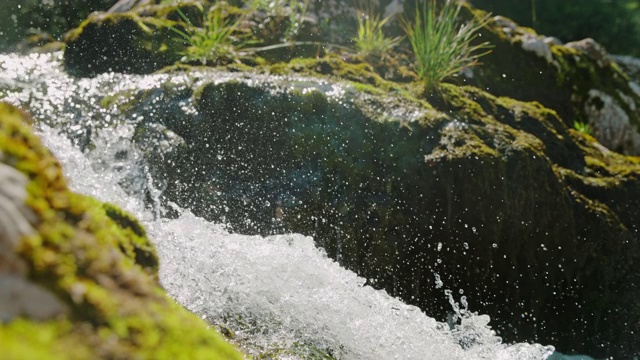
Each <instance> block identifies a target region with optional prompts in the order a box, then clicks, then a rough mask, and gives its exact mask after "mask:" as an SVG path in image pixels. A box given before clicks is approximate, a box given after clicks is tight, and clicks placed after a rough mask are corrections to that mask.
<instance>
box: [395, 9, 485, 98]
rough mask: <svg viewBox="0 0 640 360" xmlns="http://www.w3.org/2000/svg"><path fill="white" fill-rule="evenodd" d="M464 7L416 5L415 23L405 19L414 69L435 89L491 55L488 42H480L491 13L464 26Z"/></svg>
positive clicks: (428, 85) (404, 24)
mask: <svg viewBox="0 0 640 360" xmlns="http://www.w3.org/2000/svg"><path fill="white" fill-rule="evenodd" d="M460 8H461V5H460V4H458V3H457V2H456V1H455V0H445V2H444V3H443V4H442V5H438V3H437V2H436V0H425V1H423V2H422V8H420V5H418V4H416V13H415V17H414V19H413V21H411V20H409V19H407V18H404V19H403V22H402V24H403V27H404V30H405V32H406V34H407V37H408V38H409V41H410V43H411V47H412V49H413V53H414V55H415V61H414V68H415V71H416V73H417V75H418V77H419V78H420V80H421V81H422V82H423V83H424V84H425V86H426V89H427V90H432V89H434V88H435V87H437V86H438V84H440V83H441V82H442V81H443V80H444V79H446V78H447V77H450V76H453V75H455V74H457V73H459V72H460V71H461V70H463V69H465V68H467V67H470V66H474V65H477V64H478V59H479V58H480V57H482V56H484V55H486V54H488V53H489V52H490V50H489V49H490V48H491V45H490V44H489V43H488V42H481V43H478V42H477V41H476V38H477V37H478V30H480V29H481V28H482V27H483V26H485V25H486V24H487V22H488V21H489V16H490V15H489V14H487V15H485V16H484V17H482V18H480V19H473V20H471V21H469V22H467V23H466V24H462V25H461V24H460V22H459V21H458V15H459V13H460Z"/></svg>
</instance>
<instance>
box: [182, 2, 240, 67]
mask: <svg viewBox="0 0 640 360" xmlns="http://www.w3.org/2000/svg"><path fill="white" fill-rule="evenodd" d="M227 8H228V6H226V4H225V3H217V4H216V5H214V6H213V7H212V8H211V9H209V11H208V12H207V13H206V14H205V15H204V21H203V26H202V27H197V26H194V25H193V23H192V22H191V21H190V20H189V18H188V17H187V16H186V15H185V14H184V13H183V12H182V11H180V10H179V9H178V14H179V15H180V17H181V18H182V20H183V21H184V22H185V23H186V24H187V28H186V30H185V31H183V30H180V29H178V28H177V27H172V28H171V29H172V30H173V31H174V32H175V33H177V34H178V35H180V36H182V37H183V38H184V39H185V40H186V41H187V43H188V44H189V47H187V49H186V50H185V51H184V58H183V61H185V62H192V61H197V62H201V63H202V64H203V65H206V64H207V62H208V61H212V62H213V63H218V62H220V61H222V60H229V59H235V58H236V57H237V56H236V48H237V47H238V45H236V41H237V40H238V39H237V38H236V37H235V36H234V33H235V32H236V30H237V29H238V26H239V25H240V23H241V22H242V17H237V18H236V19H232V17H231V16H229V15H230V14H229V13H228V9H227Z"/></svg>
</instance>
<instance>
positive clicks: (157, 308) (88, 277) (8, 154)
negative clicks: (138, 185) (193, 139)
mask: <svg viewBox="0 0 640 360" xmlns="http://www.w3.org/2000/svg"><path fill="white" fill-rule="evenodd" d="M25 121H27V122H28V121H29V120H28V117H26V115H25V114H23V113H21V112H20V111H19V110H17V109H16V108H14V107H12V106H10V105H7V104H3V103H0V153H1V154H2V155H3V158H2V160H3V162H5V163H7V164H9V165H11V166H13V167H15V168H16V169H18V170H20V171H21V172H22V173H24V174H25V175H26V176H27V177H28V178H29V180H30V182H29V184H28V185H27V193H28V199H27V205H28V206H29V207H31V209H32V210H33V211H34V212H35V213H36V215H37V216H38V218H39V220H38V223H37V226H36V229H37V234H36V235H33V236H29V237H27V238H24V239H22V241H21V242H20V243H19V244H18V246H17V248H16V251H17V253H18V254H19V255H20V256H22V258H23V259H24V261H25V262H26V263H27V266H28V268H29V279H30V281H32V282H33V283H35V284H37V285H39V286H41V287H43V288H45V289H47V290H49V291H50V292H52V293H53V294H55V295H56V296H57V297H58V299H60V300H61V301H62V302H63V303H65V304H66V305H67V307H68V308H69V309H70V312H69V314H68V317H61V318H59V319H55V320H54V321H50V322H46V323H36V322H31V321H28V320H16V321H13V322H10V323H8V324H3V325H0V344H2V343H3V342H11V343H13V345H11V346H7V349H9V350H8V351H10V353H9V354H12V355H13V354H15V355H16V356H15V358H20V359H29V358H38V355H39V354H45V356H42V357H39V358H56V357H59V358H73V357H74V356H76V355H77V356H78V358H148V359H174V358H211V359H240V358H241V356H240V355H239V354H238V353H237V352H236V351H235V350H234V349H233V347H232V346H230V345H229V344H226V343H225V342H224V341H222V340H221V339H220V338H219V336H218V335H217V334H216V333H215V332H214V331H213V330H210V329H208V327H207V325H206V324H204V323H203V322H202V321H201V320H200V319H198V318H197V317H195V316H194V315H192V314H190V313H188V312H187V311H186V310H183V309H181V308H180V307H178V306H177V305H176V304H174V303H173V301H171V300H169V299H168V298H167V297H166V295H165V294H164V292H163V291H162V289H161V288H160V287H159V285H158V283H157V267H158V262H157V257H156V255H155V250H154V249H153V247H152V245H151V243H150V242H149V239H148V238H147V237H146V233H145V231H144V228H143V227H142V226H141V225H140V224H139V223H138V222H137V221H136V220H135V219H134V218H133V217H132V216H131V215H129V214H127V213H125V212H123V211H122V210H120V209H118V208H117V207H115V206H113V205H108V204H101V203H99V202H98V201H96V200H94V199H91V198H88V197H86V196H81V195H77V194H74V193H71V192H70V191H69V190H68V189H67V186H66V182H65V180H64V178H63V176H62V171H61V169H60V165H59V163H58V162H57V161H56V159H55V158H54V157H53V156H52V155H51V154H50V153H49V152H48V151H47V150H46V149H45V148H44V147H43V146H42V145H41V144H40V142H39V140H38V139H37V137H36V136H35V135H33V134H32V133H31V132H30V130H29V129H28V128H27V127H26V126H25V125H24V122H25ZM25 329H26V330H28V332H25V334H26V335H24V336H25V337H24V338H23V340H21V341H14V340H15V339H17V338H18V337H20V336H22V334H20V333H17V331H23V330H25ZM19 334H20V335H19ZM74 343H77V344H74ZM27 344H28V345H27ZM66 344H74V346H65V345H66ZM2 348H3V356H4V355H5V354H6V352H5V347H4V346H2ZM76 351H77V352H76ZM87 354H89V355H87Z"/></svg>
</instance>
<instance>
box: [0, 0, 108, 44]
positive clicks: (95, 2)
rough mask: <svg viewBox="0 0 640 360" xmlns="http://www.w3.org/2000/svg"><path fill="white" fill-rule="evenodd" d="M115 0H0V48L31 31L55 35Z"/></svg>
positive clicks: (103, 8) (31, 33) (105, 8)
mask: <svg viewBox="0 0 640 360" xmlns="http://www.w3.org/2000/svg"><path fill="white" fill-rule="evenodd" d="M116 2H117V0H0V19H1V20H0V50H4V49H6V48H7V47H8V46H9V45H12V44H15V43H18V42H20V41H22V40H25V39H26V38H27V37H29V36H30V35H34V34H44V33H46V34H49V35H52V36H53V37H54V38H56V39H60V38H61V37H62V35H63V34H64V33H65V32H66V31H68V30H69V29H72V28H74V27H76V26H77V25H79V24H80V23H81V22H82V20H84V19H86V18H87V16H88V15H89V14H90V13H91V12H93V11H97V10H107V9H109V8H110V7H111V6H112V5H113V4H115V3H116Z"/></svg>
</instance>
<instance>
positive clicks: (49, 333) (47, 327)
mask: <svg viewBox="0 0 640 360" xmlns="http://www.w3.org/2000/svg"><path fill="white" fill-rule="evenodd" d="M84 340H85V339H83V337H82V336H81V335H80V334H76V333H74V332H73V325H72V324H71V322H69V321H49V322H43V323H35V322H32V321H28V320H25V319H17V320H15V321H12V322H10V323H8V324H4V325H0V349H2V358H3V359H6V360H19V359H20V360H39V359H51V360H76V359H77V360H81V359H90V358H91V357H92V354H93V352H92V350H91V348H90V346H89V344H87V343H86V342H85V341H84Z"/></svg>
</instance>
